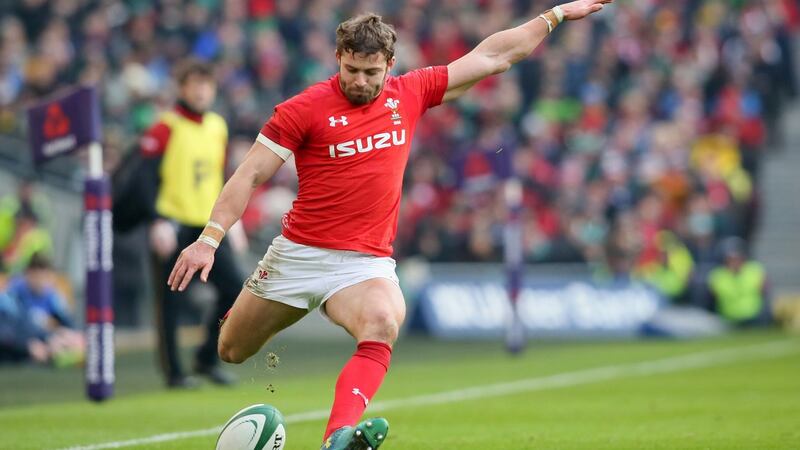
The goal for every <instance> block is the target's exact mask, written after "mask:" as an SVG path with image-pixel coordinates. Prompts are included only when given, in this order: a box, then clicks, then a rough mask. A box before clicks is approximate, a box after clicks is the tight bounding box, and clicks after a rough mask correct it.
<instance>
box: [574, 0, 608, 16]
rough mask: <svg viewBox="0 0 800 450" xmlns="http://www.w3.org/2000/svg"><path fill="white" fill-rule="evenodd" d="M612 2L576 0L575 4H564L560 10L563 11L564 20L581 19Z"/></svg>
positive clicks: (606, 0) (605, 0)
mask: <svg viewBox="0 0 800 450" xmlns="http://www.w3.org/2000/svg"><path fill="white" fill-rule="evenodd" d="M613 1H614V0H578V1H575V2H570V3H564V4H563V5H561V9H562V10H563V11H564V19H565V20H578V19H583V18H584V17H586V16H588V15H589V14H592V13H596V12H597V11H600V10H601V9H603V5H605V4H607V3H611V2H613Z"/></svg>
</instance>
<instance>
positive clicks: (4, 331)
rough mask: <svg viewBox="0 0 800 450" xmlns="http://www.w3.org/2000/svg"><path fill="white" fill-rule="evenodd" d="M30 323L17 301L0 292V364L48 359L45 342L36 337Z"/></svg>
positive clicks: (39, 361) (44, 361)
mask: <svg viewBox="0 0 800 450" xmlns="http://www.w3.org/2000/svg"><path fill="white" fill-rule="evenodd" d="M32 325H33V324H32V322H31V321H30V320H29V318H28V317H27V316H26V315H24V314H22V312H21V310H20V308H19V305H18V304H17V301H16V300H15V299H13V298H11V297H10V296H9V295H8V294H6V293H5V292H0V364H2V363H5V362H21V361H27V360H31V361H33V362H36V363H42V364H44V363H46V362H47V361H48V359H49V353H50V352H49V350H48V349H47V344H45V343H44V341H42V340H40V339H39V338H37V337H36V334H35V333H34V327H33V326H32Z"/></svg>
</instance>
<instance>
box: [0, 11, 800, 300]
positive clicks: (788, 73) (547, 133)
mask: <svg viewBox="0 0 800 450" xmlns="http://www.w3.org/2000/svg"><path fill="white" fill-rule="evenodd" d="M552 4H553V2H551V1H539V0H527V1H523V0H472V1H464V0H442V1H431V0H405V1H393V2H380V1H370V0H281V1H276V0H200V1H188V0H130V1H122V0H53V1H47V0H20V1H17V2H11V4H10V5H6V6H0V23H1V24H2V26H0V133H10V134H14V133H21V132H22V129H23V128H24V124H23V122H22V115H21V113H20V111H21V107H22V106H24V105H27V104H28V103H29V102H30V101H32V100H34V99H38V98H40V97H42V96H44V95H48V94H51V93H54V92H56V91H58V90H59V89H61V88H63V87H66V86H69V85H73V84H75V83H85V84H92V85H95V86H97V88H98V89H99V91H100V92H101V99H102V107H103V112H104V126H105V143H104V145H105V149H106V155H107V156H106V165H107V169H108V170H110V171H113V169H114V167H115V166H116V165H117V164H119V162H120V161H121V160H122V159H123V158H124V157H125V156H126V154H128V153H129V152H131V151H132V149H134V148H136V142H137V139H138V138H139V137H140V136H141V134H142V132H143V131H144V130H145V129H147V127H149V126H150V125H151V124H152V123H153V122H154V121H155V120H156V118H157V116H158V114H159V113H160V112H161V111H163V110H164V109H166V108H169V107H170V106H171V105H172V103H173V101H174V98H172V95H173V93H174V91H175V90H174V89H167V87H169V83H170V82H171V81H170V75H171V69H172V67H173V65H174V64H175V63H176V62H177V61H178V60H180V59H181V58H183V57H184V56H187V55H194V56H197V57H199V58H202V59H206V60H211V61H214V62H215V65H216V70H217V80H218V82H219V92H220V93H219V95H218V99H217V103H216V104H215V106H214V108H213V109H214V110H215V111H217V112H219V113H221V114H222V115H223V116H224V117H225V118H226V119H227V120H228V123H229V126H230V137H231V139H230V144H229V152H230V153H229V164H230V165H231V167H234V166H235V165H236V164H237V162H238V161H240V160H241V158H242V157H243V155H244V153H245V152H246V151H247V149H248V148H249V147H250V145H251V144H252V142H253V139H254V138H255V136H256V134H257V133H258V130H259V129H260V128H261V126H262V124H263V123H264V122H265V121H266V120H267V119H268V118H269V116H270V114H271V111H272V108H273V107H274V106H275V105H276V104H277V103H279V102H281V101H282V100H284V99H286V98H288V97H289V96H291V95H293V94H295V93H297V92H299V91H300V90H302V89H303V88H304V87H305V86H308V85H309V84H311V83H313V82H315V81H319V80H323V79H326V78H328V77H329V76H330V75H332V74H334V73H335V72H336V71H337V66H336V60H335V58H334V50H335V44H334V30H335V27H336V25H337V24H338V23H339V22H340V21H341V20H343V19H345V18H347V17H349V16H350V15H351V14H353V13H356V12H363V11H375V12H378V13H380V14H382V15H384V17H385V20H387V21H388V22H389V23H392V24H394V25H395V27H396V29H397V32H398V35H399V41H398V44H397V54H396V56H397V65H396V69H395V73H396V74H400V73H404V72H406V71H408V70H411V69H414V68H418V67H424V66H428V65H437V64H447V63H448V62H450V61H452V60H454V59H456V58H458V57H460V56H462V55H464V54H465V53H467V52H468V51H469V50H470V49H471V48H472V47H474V45H476V44H477V43H478V42H480V41H481V40H482V39H484V38H485V37H487V36H489V35H490V34H492V33H494V32H496V31H499V30H501V29H503V28H506V27H508V26H510V25H513V24H515V23H518V22H519V20H521V19H523V18H532V17H535V15H536V14H538V13H539V12H541V11H542V10H544V9H546V8H548V7H550V6H552ZM0 5H3V4H2V3H0ZM798 31H800V6H798V2H797V1H796V0H752V1H744V0H741V1H735V0H725V1H723V0H707V1H704V0H671V1H666V0H636V1H624V0H618V1H617V2H616V3H615V5H614V6H613V7H612V8H609V9H608V10H607V11H605V12H604V13H603V14H598V15H596V16H594V18H593V20H589V21H581V22H575V23H570V24H568V25H566V26H562V27H560V28H559V29H558V30H556V32H555V33H554V35H553V36H551V37H549V38H548V39H547V40H546V41H545V42H544V44H543V45H542V46H541V48H540V50H538V51H537V52H535V53H534V55H532V56H531V57H530V58H528V59H526V60H524V61H522V62H520V63H519V64H517V65H516V66H515V67H514V68H513V69H512V70H511V71H510V72H509V73H507V74H504V75H502V76H497V77H492V78H490V79H487V80H485V81H483V82H482V83H480V84H478V85H477V86H475V88H473V89H472V90H471V91H470V92H469V93H468V94H467V95H466V96H465V98H463V99H462V100H460V101H459V102H457V103H454V104H446V105H443V106H441V107H438V108H435V109H433V110H431V111H430V112H428V113H427V115H426V116H425V117H424V118H423V120H422V121H421V122H420V124H419V126H418V129H417V133H416V140H415V142H414V148H413V150H412V154H411V158H410V160H409V163H408V170H407V173H406V174H407V180H406V183H405V188H404V189H405V190H404V199H403V207H402V210H401V217H400V223H399V228H398V239H397V242H396V246H395V248H396V252H395V256H396V258H398V259H403V258H409V257H419V258H423V259H425V260H429V261H433V262H448V261H500V260H501V259H502V248H503V242H502V236H503V225H504V223H505V222H506V217H507V208H506V207H505V205H504V201H503V186H504V183H505V182H506V180H507V179H508V178H509V177H515V178H517V179H519V180H521V181H522V183H523V186H524V196H523V204H524V210H523V214H522V226H523V229H524V257H525V260H526V261H527V262H531V263H538V262H587V263H590V264H592V265H593V266H594V267H596V268H597V269H596V275H597V277H598V278H599V279H615V278H618V277H630V276H634V277H636V278H640V279H645V280H647V281H649V282H651V283H653V284H654V285H655V286H656V287H657V288H658V289H659V290H661V292H663V293H664V294H665V295H666V296H668V297H670V298H673V299H689V300H690V301H692V302H694V303H703V302H705V301H707V300H708V295H706V294H705V293H704V289H705V288H707V286H708V277H709V276H710V273H711V271H712V269H714V267H716V266H718V265H719V264H720V262H721V261H722V259H723V258H724V256H725V255H728V254H733V253H736V254H739V255H740V256H741V255H746V254H747V252H748V250H749V247H750V242H751V241H752V238H753V234H754V232H755V231H756V230H757V227H758V221H759V210H760V209H759V205H760V197H759V167H760V163H761V161H762V159H763V155H764V152H765V151H766V149H767V148H769V147H770V144H775V143H776V142H777V140H778V139H780V132H779V123H780V117H781V111H782V108H783V106H784V104H785V103H786V102H787V101H788V100H789V99H792V98H794V97H795V96H796V95H797V80H796V74H795V73H794V62H793V60H792V57H793V54H794V52H795V49H794V48H793V40H796V39H795V38H796V37H797V35H798ZM295 189H296V178H295V176H294V174H293V173H292V167H291V161H290V163H289V165H288V168H287V169H285V170H282V171H281V172H279V174H278V175H277V176H276V177H275V178H274V179H273V180H272V181H271V182H270V183H269V184H267V185H265V186H263V187H262V188H261V189H260V190H259V191H258V192H257V193H256V195H255V196H254V198H253V201H251V204H250V206H249V208H248V210H247V211H246V212H245V215H244V217H243V223H244V226H245V229H246V231H247V232H248V234H249V236H250V237H251V239H253V240H254V241H255V242H256V243H257V245H254V248H264V247H265V246H266V243H267V242H268V241H269V240H270V239H271V238H272V237H273V236H274V235H275V234H277V233H278V232H279V229H280V218H281V216H282V214H283V213H284V212H285V211H287V210H288V209H289V208H290V206H291V201H292V200H293V198H294V193H295ZM727 238H734V239H737V240H736V241H735V242H736V243H731V242H733V241H730V240H729V241H728V244H727V245H724V244H723V243H724V242H725V240H726V239H727ZM725 249H728V250H729V251H726V250H725ZM693 286H694V287H696V289H695V288H693Z"/></svg>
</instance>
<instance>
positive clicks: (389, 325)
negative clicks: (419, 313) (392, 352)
mask: <svg viewBox="0 0 800 450" xmlns="http://www.w3.org/2000/svg"><path fill="white" fill-rule="evenodd" d="M401 321H402V318H400V317H398V316H397V314H396V313H395V312H393V311H390V310H389V309H388V308H379V309H373V310H370V311H368V312H365V313H364V314H363V315H362V317H361V322H362V329H363V330H364V331H365V332H364V335H363V336H357V338H359V340H371V341H379V342H384V343H386V344H390V345H391V344H394V342H395V341H396V340H397V335H398V334H399V333H400V325H401Z"/></svg>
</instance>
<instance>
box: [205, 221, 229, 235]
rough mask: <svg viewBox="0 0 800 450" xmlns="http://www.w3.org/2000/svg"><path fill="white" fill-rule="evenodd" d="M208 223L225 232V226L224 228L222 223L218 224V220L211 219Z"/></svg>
mask: <svg viewBox="0 0 800 450" xmlns="http://www.w3.org/2000/svg"><path fill="white" fill-rule="evenodd" d="M206 225H207V226H209V227H211V228H216V229H217V230H219V231H221V232H222V234H225V228H222V225H220V224H218V223H217V222H214V221H213V220H209V221H208V223H207V224H206Z"/></svg>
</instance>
